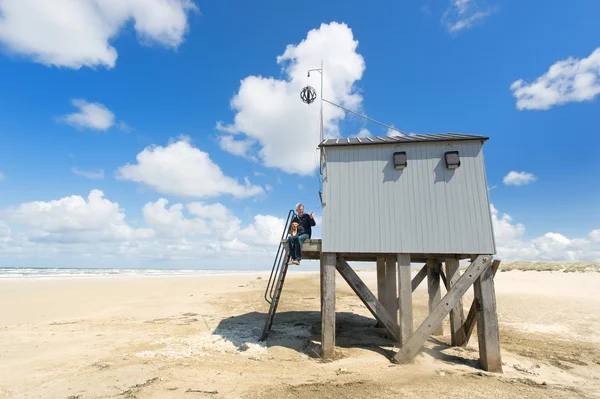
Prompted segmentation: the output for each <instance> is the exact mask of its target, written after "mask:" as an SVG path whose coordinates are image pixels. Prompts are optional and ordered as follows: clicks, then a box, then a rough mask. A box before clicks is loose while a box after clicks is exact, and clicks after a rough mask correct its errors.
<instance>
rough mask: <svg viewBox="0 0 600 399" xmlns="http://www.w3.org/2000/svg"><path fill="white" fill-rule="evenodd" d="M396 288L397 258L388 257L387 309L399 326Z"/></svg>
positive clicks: (386, 271) (386, 280)
mask: <svg viewBox="0 0 600 399" xmlns="http://www.w3.org/2000/svg"><path fill="white" fill-rule="evenodd" d="M397 292H398V291H397V288H396V256H387V257H386V259H385V295H386V297H387V300H386V302H385V308H386V310H387V311H388V313H389V314H390V316H392V320H393V321H394V323H396V324H398V297H397V296H396V293H397Z"/></svg>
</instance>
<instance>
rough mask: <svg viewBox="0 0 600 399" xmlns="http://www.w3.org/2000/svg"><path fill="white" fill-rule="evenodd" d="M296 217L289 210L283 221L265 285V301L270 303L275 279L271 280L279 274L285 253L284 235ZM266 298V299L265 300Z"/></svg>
mask: <svg viewBox="0 0 600 399" xmlns="http://www.w3.org/2000/svg"><path fill="white" fill-rule="evenodd" d="M294 216H296V212H295V211H294V210H293V209H290V211H289V212H288V216H287V219H286V221H285V226H284V228H283V232H282V233H281V239H280V240H279V247H278V248H277V253H276V254H275V260H274V261H273V268H272V269H271V275H270V276H269V282H268V283H267V288H266V289H265V296H264V297H265V301H267V302H268V303H271V301H272V300H273V290H274V289H275V282H276V281H277V279H276V278H273V277H275V276H277V275H278V274H279V269H280V267H281V263H282V259H283V254H284V253H285V249H284V248H283V245H284V244H283V238H284V237H285V235H286V233H287V232H288V231H289V228H290V223H291V220H292V219H293V218H294ZM267 296H268V298H267Z"/></svg>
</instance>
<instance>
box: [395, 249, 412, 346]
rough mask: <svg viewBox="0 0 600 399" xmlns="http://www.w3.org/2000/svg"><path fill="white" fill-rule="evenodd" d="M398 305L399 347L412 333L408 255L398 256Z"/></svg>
mask: <svg viewBox="0 0 600 399" xmlns="http://www.w3.org/2000/svg"><path fill="white" fill-rule="evenodd" d="M398 305H399V308H400V342H399V343H400V346H401V347H402V346H403V345H404V344H405V343H406V341H408V339H409V338H410V336H411V335H412V333H413V309H412V282H411V275H410V255H409V254H398Z"/></svg>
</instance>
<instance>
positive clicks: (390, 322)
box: [337, 257, 400, 342]
mask: <svg viewBox="0 0 600 399" xmlns="http://www.w3.org/2000/svg"><path fill="white" fill-rule="evenodd" d="M337 270H338V272H340V274H341V275H342V277H343V278H344V280H346V282H347V283H348V285H349V286H350V288H352V290H353V291H354V293H355V294H356V295H358V297H359V298H360V300H361V301H362V303H364V304H365V306H366V307H367V309H369V311H370V312H371V313H372V314H373V316H375V318H376V319H377V321H378V322H380V323H381V324H382V325H383V326H384V327H385V328H387V330H388V331H389V333H390V334H391V335H392V336H393V337H394V339H395V340H396V341H398V342H399V337H400V327H398V324H397V323H396V322H395V321H394V319H392V316H391V315H390V314H389V313H388V311H387V310H386V309H385V307H384V306H383V305H382V304H381V303H380V302H379V301H378V300H377V298H375V295H373V293H372V292H371V290H369V287H367V286H366V285H365V283H363V281H362V280H361V279H360V277H358V275H357V274H356V273H355V272H354V270H352V268H351V267H350V265H349V264H348V263H347V262H346V261H345V260H344V258H342V257H338V258H337Z"/></svg>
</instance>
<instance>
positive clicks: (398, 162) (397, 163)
mask: <svg viewBox="0 0 600 399" xmlns="http://www.w3.org/2000/svg"><path fill="white" fill-rule="evenodd" d="M407 164H408V161H407V158H406V151H402V152H395V153H394V169H397V170H401V169H404V168H406V166H407Z"/></svg>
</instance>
